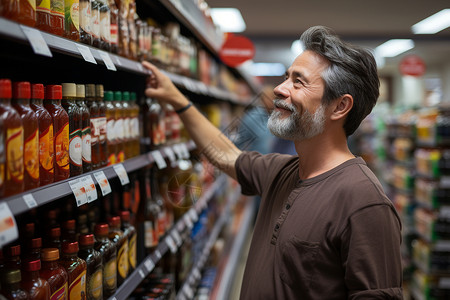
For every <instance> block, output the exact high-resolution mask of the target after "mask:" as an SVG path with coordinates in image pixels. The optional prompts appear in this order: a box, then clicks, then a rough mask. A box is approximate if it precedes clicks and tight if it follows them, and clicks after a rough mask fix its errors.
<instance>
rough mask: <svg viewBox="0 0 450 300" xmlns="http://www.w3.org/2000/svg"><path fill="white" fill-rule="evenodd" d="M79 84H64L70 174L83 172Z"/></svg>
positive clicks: (74, 174) (63, 103)
mask: <svg viewBox="0 0 450 300" xmlns="http://www.w3.org/2000/svg"><path fill="white" fill-rule="evenodd" d="M76 97H77V86H76V84H75V83H63V84H62V101H61V104H62V107H64V110H65V111H66V112H67V115H68V116H69V158H70V159H69V161H70V176H71V177H73V176H77V175H80V174H82V173H83V167H82V150H81V149H82V148H81V121H82V117H81V111H80V109H79V107H78V106H77V105H76V103H75V99H76Z"/></svg>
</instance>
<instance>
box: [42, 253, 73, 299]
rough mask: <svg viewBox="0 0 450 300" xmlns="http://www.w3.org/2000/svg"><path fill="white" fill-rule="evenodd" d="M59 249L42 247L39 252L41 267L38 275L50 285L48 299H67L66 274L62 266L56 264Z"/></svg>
mask: <svg viewBox="0 0 450 300" xmlns="http://www.w3.org/2000/svg"><path fill="white" fill-rule="evenodd" d="M58 260H59V250H58V249H56V248H44V249H42V253H41V261H42V267H41V270H40V272H39V275H40V276H41V277H42V278H43V279H45V280H47V282H48V284H49V285H50V293H51V296H50V299H68V288H69V287H68V283H67V281H68V279H69V277H68V275H67V272H66V270H65V269H64V267H62V266H61V265H60V264H58Z"/></svg>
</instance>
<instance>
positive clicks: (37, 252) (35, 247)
mask: <svg viewBox="0 0 450 300" xmlns="http://www.w3.org/2000/svg"><path fill="white" fill-rule="evenodd" d="M41 248H42V238H40V237H36V238H30V239H29V240H27V241H26V247H25V251H24V252H25V253H24V255H23V258H24V261H25V262H26V261H34V260H40V259H41Z"/></svg>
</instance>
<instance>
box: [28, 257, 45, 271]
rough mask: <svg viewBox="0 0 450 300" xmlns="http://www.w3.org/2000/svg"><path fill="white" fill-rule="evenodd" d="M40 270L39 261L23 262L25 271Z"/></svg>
mask: <svg viewBox="0 0 450 300" xmlns="http://www.w3.org/2000/svg"><path fill="white" fill-rule="evenodd" d="M40 269H41V260H39V259H38V260H32V261H27V262H25V271H29V272H32V271H39V270H40Z"/></svg>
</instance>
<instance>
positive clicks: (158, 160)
mask: <svg viewBox="0 0 450 300" xmlns="http://www.w3.org/2000/svg"><path fill="white" fill-rule="evenodd" d="M150 154H151V155H152V156H153V158H154V159H155V162H156V165H157V166H158V169H160V170H161V169H164V168H166V167H167V164H166V161H165V160H164V157H163V156H162V154H161V152H159V150H154V151H152V152H150Z"/></svg>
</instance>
